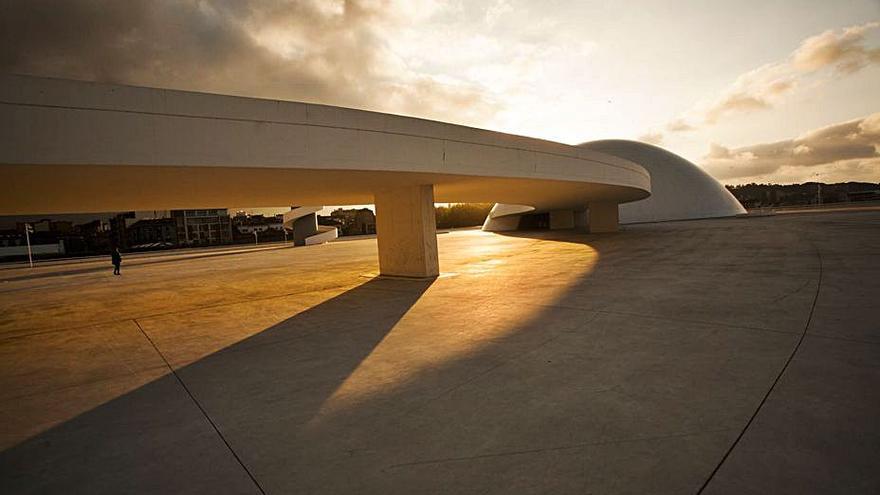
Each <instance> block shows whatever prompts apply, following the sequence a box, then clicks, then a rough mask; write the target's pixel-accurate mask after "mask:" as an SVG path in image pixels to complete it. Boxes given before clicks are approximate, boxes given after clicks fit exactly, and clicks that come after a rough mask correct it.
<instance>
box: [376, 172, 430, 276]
mask: <svg viewBox="0 0 880 495" xmlns="http://www.w3.org/2000/svg"><path fill="white" fill-rule="evenodd" d="M374 198H375V205H376V237H377V241H378V244H379V273H380V274H382V275H393V276H399V277H417V278H426V277H436V276H437V275H439V274H440V264H439V261H438V258H437V229H436V223H435V217H434V186H433V185H431V184H428V185H420V186H403V187H396V188H393V189H385V190H382V191H376V193H375V194H374Z"/></svg>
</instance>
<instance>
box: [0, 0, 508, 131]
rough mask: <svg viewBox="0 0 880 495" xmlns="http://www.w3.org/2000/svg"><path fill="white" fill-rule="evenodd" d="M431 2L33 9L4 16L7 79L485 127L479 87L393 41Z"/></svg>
mask: <svg viewBox="0 0 880 495" xmlns="http://www.w3.org/2000/svg"><path fill="white" fill-rule="evenodd" d="M439 8H440V5H439V4H438V3H437V2H435V1H432V0H420V1H414V0H413V1H410V0H406V1H404V0H399V1H396V0H348V1H345V2H343V1H332V0H312V1H273V2H258V1H256V0H240V1H224V0H214V1H207V0H206V1H196V0H126V1H125V2H118V1H112V0H103V1H100V0H99V1H91V0H68V1H64V2H55V1H49V0H29V1H27V2H15V3H9V2H7V3H4V4H3V7H2V12H0V14H2V15H0V28H2V31H3V33H4V38H5V39H4V42H3V43H0V70H2V71H4V72H16V73H25V74H34V75H45V76H55V77H69V78H76V79H85V80H96V81H105V82H116V83H126V84H136V85H146V86H158V87H170V88H177V89H188V90H195V91H208V92H217V93H226V94H238V95H244V96H258V97H267V98H278V99H293V100H304V101H313V102H322V103H328V104H334V105H342V106H351V107H358V108H370V109H374V110H380V111H387V112H395V113H405V114H411V115H419V116H423V117H429V118H436V119H441V120H454V121H457V122H461V123H476V122H479V121H482V120H485V119H486V118H487V117H490V116H492V115H493V114H494V113H495V112H496V111H497V110H498V108H497V104H496V103H495V102H494V100H493V98H492V96H491V95H490V93H489V92H488V91H487V90H485V88H483V87H481V86H480V85H478V84H474V83H472V82H466V81H463V80H458V79H454V78H448V77H447V78H445V79H440V78H438V77H435V76H433V75H431V74H426V73H420V72H418V71H416V70H414V69H412V68H410V67H409V66H408V65H407V64H406V63H405V62H404V61H402V60H400V58H399V57H398V56H396V54H395V51H394V50H393V47H391V46H389V42H388V41H387V34H388V33H390V32H394V31H395V30H399V29H402V28H403V26H404V25H405V22H406V21H407V20H411V19H412V18H418V17H419V16H422V17H424V16H430V15H431V14H432V13H433V12H435V11H436V10H437V9H439Z"/></svg>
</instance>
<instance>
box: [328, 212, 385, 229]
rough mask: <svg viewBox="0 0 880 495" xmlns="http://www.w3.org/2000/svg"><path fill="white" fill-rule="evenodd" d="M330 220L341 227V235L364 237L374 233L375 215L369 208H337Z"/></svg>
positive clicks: (331, 214)
mask: <svg viewBox="0 0 880 495" xmlns="http://www.w3.org/2000/svg"><path fill="white" fill-rule="evenodd" d="M330 218H331V219H332V220H335V221H336V223H338V224H339V225H340V226H341V227H340V228H339V230H340V231H341V232H342V235H365V234H375V233H376V214H375V213H373V210H371V209H369V208H360V209H349V210H344V209H342V208H337V209H335V210H333V211H332V212H331V213H330Z"/></svg>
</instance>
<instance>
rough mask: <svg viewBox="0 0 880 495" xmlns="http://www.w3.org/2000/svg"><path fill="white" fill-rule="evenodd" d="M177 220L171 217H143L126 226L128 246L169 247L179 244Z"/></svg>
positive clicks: (141, 247)
mask: <svg viewBox="0 0 880 495" xmlns="http://www.w3.org/2000/svg"><path fill="white" fill-rule="evenodd" d="M177 232H178V231H177V222H176V221H175V219H173V218H145V219H142V220H138V221H137V222H135V223H133V224H131V225H130V226H129V227H128V240H129V247H131V248H133V249H149V248H169V247H175V246H177V245H179V244H180V243H179V241H178V238H177Z"/></svg>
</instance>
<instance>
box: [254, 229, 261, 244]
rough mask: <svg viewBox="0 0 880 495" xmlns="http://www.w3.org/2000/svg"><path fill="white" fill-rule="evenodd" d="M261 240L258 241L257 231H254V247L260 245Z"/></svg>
mask: <svg viewBox="0 0 880 495" xmlns="http://www.w3.org/2000/svg"><path fill="white" fill-rule="evenodd" d="M259 243H260V242H259V240H257V229H254V246H256V245H257V244H259Z"/></svg>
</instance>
